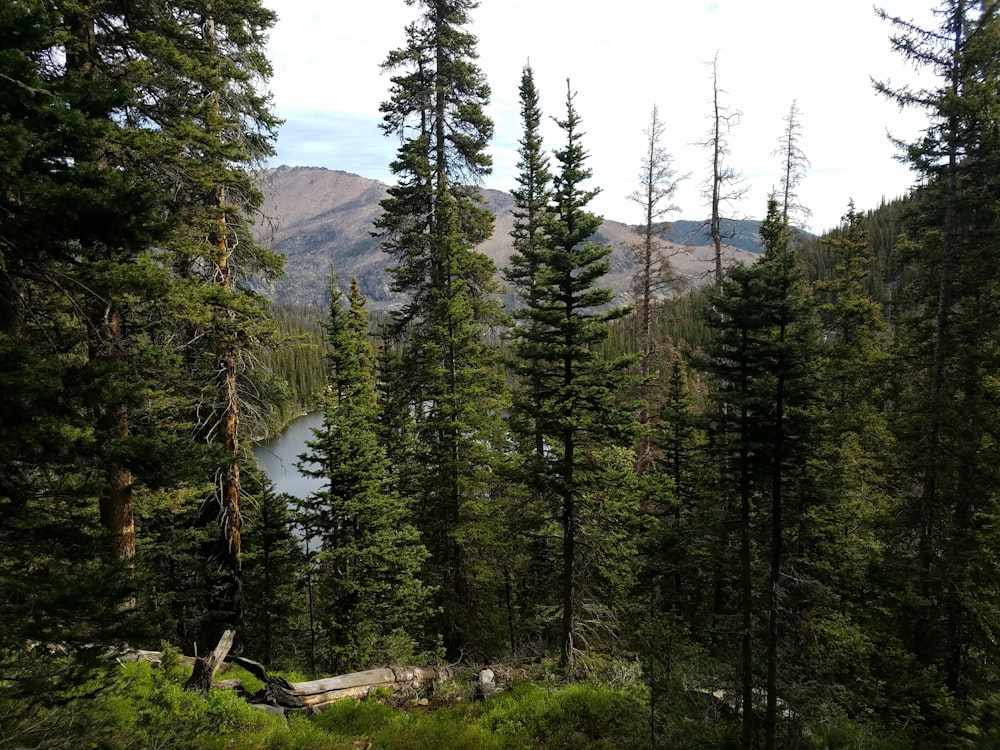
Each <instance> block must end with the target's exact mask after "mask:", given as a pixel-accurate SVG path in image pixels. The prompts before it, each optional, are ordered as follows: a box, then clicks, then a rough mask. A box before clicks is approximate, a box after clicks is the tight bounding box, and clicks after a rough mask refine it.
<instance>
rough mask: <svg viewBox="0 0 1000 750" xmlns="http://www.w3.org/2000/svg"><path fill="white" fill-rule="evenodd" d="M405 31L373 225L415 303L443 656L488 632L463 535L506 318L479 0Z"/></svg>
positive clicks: (481, 492)
mask: <svg viewBox="0 0 1000 750" xmlns="http://www.w3.org/2000/svg"><path fill="white" fill-rule="evenodd" d="M420 5H421V6H422V7H423V8H424V13H423V15H422V16H421V18H420V19H419V20H418V21H417V22H415V23H413V24H411V25H410V26H409V27H407V46H406V47H404V48H403V49H400V50H396V51H394V52H392V53H390V55H389V57H388V59H387V60H386V62H385V64H384V67H385V69H387V70H392V71H399V72H398V73H397V74H396V75H395V76H394V77H393V79H392V81H393V87H392V96H391V99H390V101H389V102H386V103H385V104H383V105H382V111H383V113H384V124H383V129H384V131H385V133H386V134H387V135H394V136H397V137H399V138H400V140H401V145H400V148H399V152H398V157H397V159H396V160H395V161H394V162H393V163H392V165H391V169H392V171H393V173H394V174H395V175H396V176H397V178H398V182H397V184H396V185H394V186H393V187H391V188H389V191H388V192H389V196H388V197H387V198H386V199H385V200H383V202H382V207H383V209H384V211H385V212H384V214H383V215H382V217H381V218H380V219H379V220H378V222H377V223H376V227H377V229H378V230H379V231H380V232H381V234H382V236H383V238H384V239H383V248H384V249H385V250H386V251H387V252H388V253H389V254H390V255H392V256H393V257H394V260H395V267H394V268H393V271H392V273H393V288H394V289H395V290H396V291H399V292H404V293H406V294H407V295H408V297H409V301H408V303H407V304H406V305H404V307H403V308H402V309H401V310H400V311H399V312H398V313H397V314H396V315H395V316H394V318H395V324H394V329H395V332H396V333H397V334H398V335H400V336H402V337H403V341H402V344H403V351H402V363H403V370H402V373H403V374H405V376H406V377H405V380H403V381H402V382H400V386H401V387H402V388H404V389H405V391H404V392H405V393H406V394H407V395H408V398H409V409H410V410H411V411H412V413H413V414H414V417H415V421H414V429H415V440H414V441H413V445H414V450H415V454H414V457H415V459H416V460H415V461H414V462H413V464H412V468H413V469H415V471H416V472H417V475H416V476H414V477H411V478H410V479H409V480H407V484H408V486H409V487H412V488H414V489H415V491H416V493H417V496H416V497H415V498H414V501H415V507H416V508H417V513H418V518H419V522H420V528H421V532H422V534H423V536H424V540H425V542H426V544H427V545H428V548H429V550H430V553H431V558H430V560H429V565H428V578H427V580H428V581H429V582H430V583H431V585H432V586H433V587H434V588H435V589H436V590H437V591H438V601H439V604H440V605H441V606H440V611H441V621H440V623H439V625H440V628H441V632H442V634H443V637H444V644H445V647H446V649H447V650H448V652H449V654H451V655H453V656H457V655H458V653H459V651H460V649H462V648H463V647H464V646H467V645H470V644H472V643H473V642H476V641H478V643H476V645H477V646H479V647H488V646H487V643H486V642H488V641H490V640H491V639H492V637H493V636H494V634H484V633H480V632H477V631H478V629H479V624H478V623H476V622H475V621H474V620H473V619H472V615H473V613H474V612H476V611H477V609H478V608H477V602H478V601H479V598H480V596H484V597H486V598H487V599H492V597H493V596H494V594H493V593H488V592H484V591H482V590H481V589H479V588H477V586H476V585H475V581H476V578H477V567H479V565H480V562H479V557H478V556H479V554H480V552H479V551H477V550H475V549H472V548H471V546H470V545H469V544H467V543H466V542H465V541H464V540H466V539H470V538H472V537H473V536H475V530H474V528H473V527H474V526H475V524H476V523H480V522H488V518H489V517H490V508H491V506H492V505H493V504H494V503H495V502H496V501H497V498H495V497H494V496H493V495H492V492H491V486H492V484H493V482H495V477H496V474H495V472H494V470H493V464H494V463H495V462H496V460H497V454H496V453H495V449H496V447H498V446H499V445H500V444H501V443H502V441H503V439H504V437H503V431H502V428H501V423H500V412H501V406H502V404H501V399H500V395H501V393H502V390H503V380H502V372H501V369H500V368H499V366H498V358H497V354H496V352H495V351H494V349H493V348H492V347H490V346H488V345H486V344H485V343H484V336H483V326H484V325H488V324H491V323H495V322H497V321H498V320H499V318H500V308H499V303H498V300H497V299H496V296H495V294H496V292H497V290H498V287H497V284H496V281H495V279H494V274H495V271H496V269H495V267H494V265H493V263H492V261H491V260H489V259H488V258H487V257H486V256H485V255H483V254H481V253H479V252H476V251H475V250H474V249H473V248H474V247H475V246H476V245H477V244H479V243H480V242H482V241H484V240H485V239H487V238H488V237H489V236H490V234H491V233H492V230H493V217H492V215H491V214H490V213H489V211H488V210H487V209H486V208H485V206H484V205H483V203H482V198H481V197H480V195H479V193H478V191H477V189H476V187H475V181H477V180H478V179H479V178H480V177H481V176H482V175H484V174H486V173H488V172H489V169H490V157H489V156H488V155H487V154H486V151H485V149H486V144H487V143H488V141H489V138H490V136H491V135H492V132H493V125H492V123H491V122H490V120H489V118H487V116H486V114H485V112H484V106H485V105H486V103H487V101H488V98H489V87H488V85H487V84H486V82H485V80H484V77H483V74H482V72H481V71H480V70H479V68H478V67H477V66H476V65H475V59H476V50H475V43H476V39H475V37H474V36H473V35H472V34H470V33H469V32H468V31H466V30H465V28H464V27H465V26H466V25H467V24H468V22H469V12H470V11H471V10H472V9H473V8H475V7H476V3H475V2H472V0H422V2H421V3H420Z"/></svg>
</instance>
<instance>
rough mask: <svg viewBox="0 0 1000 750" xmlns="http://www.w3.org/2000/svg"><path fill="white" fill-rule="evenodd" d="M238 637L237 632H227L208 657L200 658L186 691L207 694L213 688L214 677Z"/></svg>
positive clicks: (186, 685) (185, 687)
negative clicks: (234, 639)
mask: <svg viewBox="0 0 1000 750" xmlns="http://www.w3.org/2000/svg"><path fill="white" fill-rule="evenodd" d="M235 636H236V631H235V630H227V631H226V632H225V633H223V634H222V638H220V639H219V643H218V644H217V645H216V647H215V649H214V650H213V651H212V653H211V654H209V655H208V656H207V657H199V658H198V659H197V660H196V661H195V663H194V671H193V672H191V677H189V678H188V681H187V682H186V683H185V684H184V689H185V690H192V691H193V690H198V691H201V692H202V693H207V692H208V689H209V688H210V687H211V686H212V676H213V675H214V674H215V673H216V671H217V670H218V669H219V667H220V666H222V662H224V661H225V660H226V656H228V655H229V649H231V648H232V647H233V638H234V637H235Z"/></svg>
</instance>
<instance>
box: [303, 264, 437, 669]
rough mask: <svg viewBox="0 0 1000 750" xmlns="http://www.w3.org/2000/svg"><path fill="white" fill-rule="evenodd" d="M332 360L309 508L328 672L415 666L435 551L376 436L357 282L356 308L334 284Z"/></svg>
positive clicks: (314, 446) (312, 456) (312, 445)
mask: <svg viewBox="0 0 1000 750" xmlns="http://www.w3.org/2000/svg"><path fill="white" fill-rule="evenodd" d="M330 297H331V302H330V318H329V321H328V322H327V325H326V330H327V336H328V341H329V347H330V353H329V355H328V357H327V363H328V376H329V383H328V390H327V393H326V397H325V399H324V407H323V408H324V417H323V424H322V425H321V426H320V427H319V428H317V429H316V430H315V437H314V439H313V440H311V441H309V443H308V447H309V451H308V452H307V453H306V454H304V455H303V456H302V457H301V462H302V463H301V467H300V468H301V471H302V472H303V473H304V474H305V475H306V476H312V477H317V478H320V479H322V480H323V481H324V487H323V489H322V490H320V491H319V492H317V493H315V494H313V495H312V496H311V497H310V498H309V499H308V500H307V501H306V502H305V503H304V510H305V512H304V514H303V516H304V519H305V523H306V525H307V526H308V528H309V529H310V530H311V531H313V532H315V534H316V536H317V537H318V538H319V542H320V550H321V551H320V554H319V561H318V571H317V579H318V587H317V593H318V595H317V602H316V609H317V610H318V612H319V618H318V619H319V621H320V623H321V626H322V634H323V638H324V644H323V648H322V656H323V658H322V661H321V665H322V667H323V669H324V670H328V671H332V672H334V673H336V674H339V673H342V672H349V671H356V670H358V669H361V668H364V667H366V666H371V665H372V664H374V663H378V662H392V661H400V660H403V659H405V658H406V657H407V656H408V655H409V654H410V653H411V652H412V651H413V645H414V640H413V631H414V628H415V626H416V625H417V623H418V622H419V621H420V620H421V619H422V616H423V614H424V605H425V598H426V591H425V589H424V587H423V586H422V584H421V582H420V581H419V579H418V578H417V574H418V572H419V570H420V566H421V565H422V563H423V561H424V559H425V557H426V550H425V548H424V546H423V545H422V544H420V541H419V535H418V533H417V530H416V528H415V527H414V526H413V525H412V523H411V521H410V513H409V510H408V509H407V507H406V505H405V503H404V502H403V500H402V499H401V498H400V497H399V495H397V494H396V493H395V492H393V491H392V489H391V488H390V486H389V471H388V464H387V460H386V455H385V451H384V449H383V448H382V447H381V446H380V445H379V443H378V438H377V430H376V411H377V404H376V392H375V374H374V350H373V348H372V345H371V342H370V341H369V338H368V315H367V312H366V311H365V298H364V297H363V295H362V294H361V291H360V288H359V287H358V283H357V280H356V279H354V280H352V282H351V289H350V293H349V296H348V303H349V304H348V307H347V308H346V309H345V308H344V304H343V302H344V300H343V295H342V294H341V292H340V291H339V290H338V289H337V286H336V277H335V276H331V280H330Z"/></svg>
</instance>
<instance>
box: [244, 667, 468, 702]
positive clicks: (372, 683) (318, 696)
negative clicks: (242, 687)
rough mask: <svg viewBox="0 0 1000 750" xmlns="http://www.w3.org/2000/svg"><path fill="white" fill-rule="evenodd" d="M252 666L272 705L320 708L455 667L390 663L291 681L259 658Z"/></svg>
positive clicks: (428, 681) (420, 683) (408, 685)
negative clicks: (266, 669)
mask: <svg viewBox="0 0 1000 750" xmlns="http://www.w3.org/2000/svg"><path fill="white" fill-rule="evenodd" d="M235 661H237V663H239V664H240V665H241V666H244V668H246V665H245V664H243V662H244V661H245V660H243V659H236V660H235ZM251 666H252V667H253V668H254V669H253V671H252V673H253V674H254V675H255V676H257V677H261V675H263V677H264V683H265V688H264V700H265V701H266V702H267V703H269V704H271V705H275V706H283V707H285V708H319V707H322V706H326V705H328V704H330V703H333V702H334V701H338V700H342V699H344V698H363V697H365V696H366V695H368V694H369V693H370V692H372V691H373V690H376V689H378V688H388V689H389V690H391V691H393V692H399V691H402V690H407V689H417V688H421V687H425V686H427V685H433V684H437V683H439V682H444V681H446V680H448V679H450V678H451V670H450V669H447V668H441V667H386V668H384V669H369V670H367V671H364V672H352V673H350V674H344V675H338V676H337V677H327V678H326V679H323V680H312V681H310V682H288V681H287V680H284V679H282V678H280V677H271V676H269V675H267V674H266V672H264V671H263V667H261V665H259V664H257V663H256V662H252V663H251ZM258 668H259V669H258ZM248 671H250V670H248Z"/></svg>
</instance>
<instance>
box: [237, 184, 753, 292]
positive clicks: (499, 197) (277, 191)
mask: <svg viewBox="0 0 1000 750" xmlns="http://www.w3.org/2000/svg"><path fill="white" fill-rule="evenodd" d="M261 189H262V191H263V193H264V204H263V216H264V217H265V219H264V221H263V222H262V224H261V225H260V226H259V227H258V232H257V235H258V239H259V240H261V241H262V242H264V243H267V244H270V245H271V246H272V247H273V248H274V249H275V250H277V251H278V252H281V253H283V254H284V255H285V257H286V263H285V278H284V279H282V280H279V281H277V282H275V284H274V285H273V288H271V289H269V290H268V296H269V297H271V299H273V300H275V301H278V302H294V303H298V304H318V305H322V304H326V302H328V301H329V294H328V291H327V284H328V279H329V274H330V268H331V266H332V267H333V268H334V269H335V270H336V272H337V276H338V277H339V278H340V279H341V280H343V281H346V280H347V279H350V278H351V277H352V276H356V277H357V278H358V283H359V284H360V286H361V291H362V292H363V293H364V294H365V295H366V296H367V297H368V300H369V308H370V309H372V310H379V311H385V310H390V309H393V308H395V307H398V306H399V305H400V304H401V303H402V301H403V297H402V296H401V295H399V294H397V293H395V292H393V291H392V289H391V281H392V279H391V275H390V274H389V271H388V268H389V267H390V265H391V261H392V259H391V257H390V256H389V255H387V254H386V253H384V252H382V250H381V245H380V240H379V238H378V237H375V236H373V235H372V232H373V222H374V221H375V219H376V218H377V217H378V216H379V214H380V213H381V208H380V206H379V201H381V200H382V198H384V197H385V196H386V194H387V193H386V191H387V189H388V185H386V184H384V183H382V182H379V181H378V180H372V179H369V178H367V177H363V176H361V175H357V174H353V173H350V172H344V171H340V170H333V169H327V168H325V167H289V166H284V165H282V166H279V167H275V168H272V169H269V170H267V172H266V173H265V174H264V176H263V179H262V180H261ZM481 192H482V194H483V198H484V200H485V201H486V204H487V205H488V206H489V207H490V209H491V210H492V211H493V212H494V213H495V214H496V225H495V227H494V231H493V235H492V236H491V237H490V238H489V239H488V240H487V241H486V242H484V243H483V244H482V245H480V246H479V247H478V248H477V249H478V250H479V251H480V252H483V253H484V254H485V255H487V256H488V257H490V258H491V259H492V260H493V261H494V263H496V265H497V268H498V269H500V270H502V269H503V268H504V267H505V266H506V265H507V261H508V260H509V258H510V256H511V254H512V253H513V245H512V243H511V238H510V231H511V229H512V228H513V225H514V218H513V215H512V213H511V209H512V208H513V207H514V198H513V196H511V195H510V194H509V193H505V192H503V191H500V190H492V189H488V188H484V189H482V191H481ZM672 224H673V227H674V234H673V237H674V238H681V237H682V236H684V235H683V233H687V236H691V237H695V238H697V239H699V240H700V239H701V238H702V235H700V234H698V233H697V232H696V231H695V229H694V227H695V226H703V223H701V222H691V221H678V222H673V223H672ZM735 224H736V225H737V226H736V227H734V229H737V230H739V231H734V232H733V233H732V234H733V236H734V239H733V241H732V244H728V245H726V246H725V247H724V254H725V258H724V260H725V262H726V264H727V265H728V264H731V263H734V262H744V263H752V262H753V260H754V259H755V258H756V254H755V253H754V252H751V251H750V250H748V249H747V247H752V242H751V243H750V244H748V240H747V237H748V232H750V231H751V230H750V229H749V228H748V227H747V226H739V225H748V224H754V225H759V222H749V221H743V222H736V223H735ZM753 231H755V230H753ZM668 237H669V235H668ZM595 240H596V241H599V242H605V243H607V244H609V245H611V246H612V255H611V272H610V273H609V274H608V275H607V276H606V277H605V279H604V285H605V286H607V287H609V288H611V289H612V290H613V291H614V292H615V295H616V299H617V300H618V301H620V302H626V301H628V289H629V285H630V281H631V278H632V275H633V272H634V265H633V263H632V261H631V258H630V257H629V256H628V253H627V250H626V248H627V245H628V244H629V243H630V242H636V241H638V240H639V236H638V234H636V232H635V229H634V228H633V227H631V226H629V225H627V224H624V223H622V222H617V221H614V220H610V219H606V220H605V221H604V223H603V224H602V225H601V228H600V229H599V230H598V232H597V234H596V235H595ZM670 244H671V246H672V249H673V250H672V251H673V252H675V253H676V255H675V256H674V265H675V267H676V269H677V270H678V272H680V273H681V274H683V275H685V276H687V277H688V278H689V279H690V280H691V282H692V283H693V284H697V283H700V282H701V281H703V280H705V279H708V278H709V277H710V273H711V269H712V267H713V257H714V251H713V248H712V247H710V246H708V245H707V244H696V245H692V244H686V243H685V244H682V243H681V242H678V241H674V242H670ZM739 245H743V247H740V246H739ZM757 247H758V248H759V242H758V243H757Z"/></svg>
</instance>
